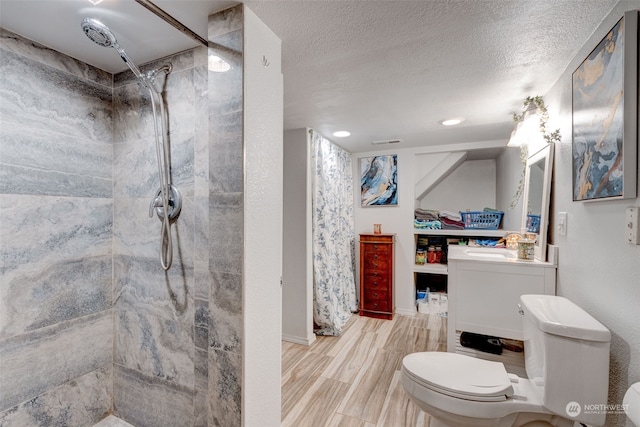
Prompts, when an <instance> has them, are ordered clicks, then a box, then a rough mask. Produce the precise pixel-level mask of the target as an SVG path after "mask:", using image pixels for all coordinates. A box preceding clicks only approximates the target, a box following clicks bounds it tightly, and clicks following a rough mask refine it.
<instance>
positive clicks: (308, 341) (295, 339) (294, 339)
mask: <svg viewBox="0 0 640 427" xmlns="http://www.w3.org/2000/svg"><path fill="white" fill-rule="evenodd" d="M315 340H316V336H315V334H312V335H311V336H310V337H309V338H302V337H296V336H292V335H286V334H282V341H287V342H292V343H294V344H302V345H307V346H309V345H311V344H313V342H314V341H315Z"/></svg>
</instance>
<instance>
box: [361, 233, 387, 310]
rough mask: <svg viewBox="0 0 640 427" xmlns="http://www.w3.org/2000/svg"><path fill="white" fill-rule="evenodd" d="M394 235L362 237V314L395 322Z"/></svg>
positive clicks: (367, 235) (368, 235) (365, 235)
mask: <svg viewBox="0 0 640 427" xmlns="http://www.w3.org/2000/svg"><path fill="white" fill-rule="evenodd" d="M394 250H395V234H361V235H360V315H361V316H369V317H377V318H380V319H392V318H393V312H394V309H395V307H394V304H393V270H394V268H393V267H394Z"/></svg>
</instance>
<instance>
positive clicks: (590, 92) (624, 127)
mask: <svg viewBox="0 0 640 427" xmlns="http://www.w3.org/2000/svg"><path fill="white" fill-rule="evenodd" d="M637 37H638V12H637V11H631V12H627V13H625V15H624V16H623V17H622V18H621V19H620V20H619V21H618V22H617V23H616V25H615V26H614V27H613V28H612V29H611V31H609V33H608V34H607V35H606V36H605V37H604V38H603V39H602V41H600V43H599V44H598V45H597V46H596V47H595V49H593V51H592V52H591V53H590V54H589V56H588V57H587V58H586V59H585V60H584V61H583V62H582V64H580V66H579V67H578V68H577V69H576V71H574V73H573V76H572V83H573V86H572V92H573V93H572V102H573V112H572V113H573V114H572V119H573V144H572V164H573V200H574V201H591V200H611V199H628V198H635V197H636V174H637V149H638V136H637V123H638V38H637Z"/></svg>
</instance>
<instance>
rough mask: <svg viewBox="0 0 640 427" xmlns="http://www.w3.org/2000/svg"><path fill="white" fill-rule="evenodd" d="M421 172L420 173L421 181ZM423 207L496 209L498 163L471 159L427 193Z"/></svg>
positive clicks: (471, 209)
mask: <svg viewBox="0 0 640 427" xmlns="http://www.w3.org/2000/svg"><path fill="white" fill-rule="evenodd" d="M421 172H423V171H416V178H417V179H420V176H419V175H420V173H421ZM420 207H422V208H423V209H435V210H447V211H454V212H460V211H462V212H464V211H467V210H470V211H481V210H482V209H484V208H492V209H495V208H496V160H495V159H487V160H467V161H466V162H464V163H463V164H462V165H460V166H459V167H458V168H457V169H456V170H455V171H453V172H451V174H450V175H449V176H447V177H446V178H445V179H444V180H442V182H441V183H440V184H438V186H436V187H435V188H434V189H433V190H431V191H430V192H429V193H427V194H426V195H425V196H424V198H423V199H422V200H421V202H420ZM507 214H508V212H505V215H507Z"/></svg>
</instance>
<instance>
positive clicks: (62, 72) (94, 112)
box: [0, 30, 113, 427]
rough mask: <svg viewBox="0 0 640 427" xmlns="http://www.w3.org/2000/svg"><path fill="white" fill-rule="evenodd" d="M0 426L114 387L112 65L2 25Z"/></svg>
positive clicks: (59, 413) (51, 421)
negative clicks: (95, 63) (97, 64)
mask: <svg viewBox="0 0 640 427" xmlns="http://www.w3.org/2000/svg"><path fill="white" fill-rule="evenodd" d="M0 75H2V78H1V79H0V100H1V101H0V128H1V129H2V132H1V133H0V218H1V219H0V242H1V248H0V251H1V252H0V262H1V264H0V426H7V427H10V426H35V425H47V426H86V425H92V424H93V422H95V421H96V420H98V419H100V418H101V417H103V416H104V415H106V414H107V413H109V411H110V409H111V396H112V381H111V376H112V369H113V368H112V361H113V357H112V347H113V321H112V318H113V317H112V253H111V246H112V227H113V224H112V212H113V199H112V170H111V165H112V130H111V128H112V119H113V115H112V76H111V75H110V74H108V73H105V72H102V71H100V70H98V69H95V68H93V67H90V66H87V65H86V64H83V63H81V62H78V61H75V60H73V59H71V58H68V57H66V56H64V55H61V54H59V53H57V52H55V51H52V50H50V49H48V48H46V47H44V46H42V45H39V44H36V43H33V42H31V41H29V40H26V39H24V38H22V37H20V36H18V35H16V34H13V33H11V32H9V31H5V30H0Z"/></svg>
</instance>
